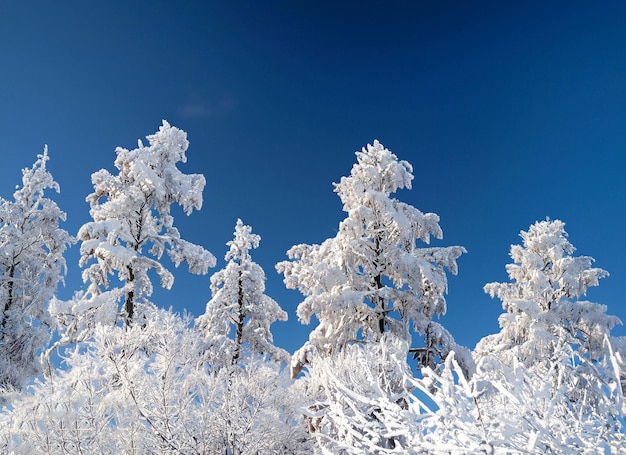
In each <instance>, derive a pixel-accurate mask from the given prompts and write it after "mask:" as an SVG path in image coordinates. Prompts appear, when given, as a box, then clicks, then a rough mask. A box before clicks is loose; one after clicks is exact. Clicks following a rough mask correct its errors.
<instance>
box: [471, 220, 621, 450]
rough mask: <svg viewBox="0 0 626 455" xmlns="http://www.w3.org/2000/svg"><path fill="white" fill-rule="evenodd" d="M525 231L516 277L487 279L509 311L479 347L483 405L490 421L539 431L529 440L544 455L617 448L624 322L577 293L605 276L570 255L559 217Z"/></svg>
mask: <svg viewBox="0 0 626 455" xmlns="http://www.w3.org/2000/svg"><path fill="white" fill-rule="evenodd" d="M521 237H522V239H523V245H513V246H512V247H511V257H512V259H513V264H509V265H507V272H508V274H509V277H510V278H511V280H512V282H510V283H489V284H487V285H486V286H485V291H486V292H487V293H489V294H490V295H491V296H492V297H496V296H497V297H498V298H500V299H501V300H502V306H503V308H504V309H505V310H506V313H504V314H503V315H502V316H501V317H500V326H501V328H502V330H501V331H500V333H498V334H495V335H490V336H488V337H485V338H483V339H482V340H481V341H480V342H479V344H478V345H477V347H476V349H475V351H474V356H475V358H476V361H477V365H478V368H477V373H476V375H475V376H474V378H473V380H474V381H475V383H476V391H477V397H478V403H479V405H480V406H481V408H484V409H486V410H488V411H489V412H491V418H492V419H498V417H497V415H498V413H506V414H507V415H509V417H511V419H512V420H511V427H512V428H515V426H517V427H518V431H519V433H520V434H522V435H523V437H525V438H528V437H530V436H533V435H534V436H533V437H532V438H531V439H529V440H528V441H526V442H524V444H526V445H527V446H532V447H536V449H535V450H537V451H541V453H545V451H548V450H552V451H553V452H557V453H561V450H562V449H563V448H564V447H578V448H580V449H581V450H582V449H589V450H591V449H592V448H594V447H605V448H611V447H618V446H620V445H621V444H623V443H624V437H623V436H624V433H623V431H622V430H621V421H623V416H624V411H625V410H626V409H624V398H623V393H622V388H621V384H620V377H621V376H623V373H622V372H621V371H620V365H621V362H620V360H619V355H618V354H617V353H615V352H614V351H613V344H614V343H613V341H612V339H611V337H610V331H611V329H612V328H613V327H614V326H615V325H616V324H619V323H620V320H619V319H618V318H617V317H615V316H610V315H607V314H606V310H607V308H606V306H605V305H600V304H597V303H592V302H588V301H580V300H578V299H579V298H580V297H581V296H584V295H585V293H586V291H587V289H588V287H590V286H597V285H598V282H599V279H600V278H603V277H605V276H607V275H608V273H607V272H606V271H605V270H602V269H600V268H595V267H592V264H593V258H591V257H588V256H578V257H575V256H573V253H574V251H575V248H574V247H573V246H572V244H571V243H570V242H569V241H568V240H567V233H566V232H565V229H564V223H563V222H561V221H558V220H555V221H550V220H546V221H541V222H537V223H535V224H533V225H532V226H531V227H530V229H529V230H528V231H527V232H524V231H522V232H521ZM527 403H532V405H531V406H530V408H531V409H529V408H528V406H527ZM504 436H506V435H504Z"/></svg>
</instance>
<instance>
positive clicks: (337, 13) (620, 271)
mask: <svg viewBox="0 0 626 455" xmlns="http://www.w3.org/2000/svg"><path fill="white" fill-rule="evenodd" d="M335 3H339V5H337V4H335ZM625 23H626V2H624V1H622V0H607V1H604V2H587V1H577V0H573V1H572V0H568V1H550V2H539V1H531V2H518V1H513V2H495V1H494V2H480V1H479V2H462V1H446V2H437V1H415V2H410V1H406V2H400V1H385V2H383V1H380V2H330V1H320V2H296V1H266V2H260V1H250V0H242V1H237V2H231V1H223V2H222V1H208V2H199V1H198V2H193V1H180V2H174V1H169V2H166V1H133V2H122V1H109V2H91V1H63V2H48V1H24V2H9V1H2V0H0V133H1V134H0V158H1V160H2V163H3V164H2V166H1V167H0V195H2V196H3V197H7V198H8V197H11V194H12V192H13V189H14V187H15V185H16V184H18V183H19V182H20V178H21V174H20V169H22V168H24V167H30V166H31V165H32V163H33V162H34V161H35V159H36V155H37V154H38V153H40V152H41V150H42V148H43V146H44V144H48V146H49V152H50V156H51V160H50V163H49V169H50V170H51V172H52V173H53V174H54V176H55V178H56V180H57V181H58V182H59V183H60V185H61V194H60V195H59V196H54V198H55V200H56V201H57V202H58V204H59V205H60V206H61V208H62V209H64V210H65V211H66V212H67V213H68V221H67V223H66V224H65V228H66V229H68V230H69V231H70V232H71V233H73V234H75V233H76V232H77V231H78V228H79V227H80V226H81V225H82V224H83V223H85V222H87V221H89V220H90V218H89V207H88V204H87V203H86V202H85V197H86V196H87V194H89V193H90V192H91V191H92V186H91V181H90V175H91V173H92V172H95V171H97V170H99V169H101V168H107V169H109V170H111V171H113V170H114V168H113V161H114V159H115V153H114V150H115V147H116V146H123V147H126V148H134V147H135V146H136V144H137V139H139V138H144V137H145V136H146V135H148V134H151V133H153V132H155V131H156V130H157V129H158V127H159V125H160V124H161V120H162V119H167V120H168V121H169V122H170V123H171V124H172V125H174V126H177V127H179V128H181V129H183V130H185V131H187V133H188V138H189V140H190V147H189V150H188V152H187V157H188V162H187V163H186V164H185V165H183V166H181V169H183V170H184V171H185V172H199V173H203V174H204V175H205V176H206V179H207V186H206V189H205V192H204V199H205V200H204V207H203V209H202V211H200V212H197V213H194V214H193V215H191V216H190V217H186V216H184V215H183V214H182V213H181V212H180V211H176V212H175V215H176V224H177V225H178V227H179V229H180V231H181V234H182V236H183V237H184V238H186V239H188V240H191V241H194V242H196V243H199V244H202V245H203V246H204V247H205V248H207V249H209V250H210V251H211V252H212V253H213V254H215V255H216V256H217V257H218V258H219V261H218V267H217V269H219V268H221V267H223V266H224V261H223V256H224V254H225V252H226V245H225V243H226V242H227V241H229V240H230V239H231V237H232V233H233V230H234V226H235V222H236V220H237V218H238V217H240V218H242V220H243V221H244V222H245V223H246V224H250V225H252V227H253V230H254V232H256V233H258V234H260V235H261V237H262V239H261V246H260V248H259V249H258V250H256V251H255V252H254V253H253V258H254V259H255V260H256V262H258V263H259V264H261V266H263V268H264V269H265V271H266V274H267V277H268V280H267V294H268V295H270V296H272V297H273V298H275V299H276V300H277V301H278V302H279V303H280V305H281V306H282V307H283V308H284V309H285V310H286V311H287V312H288V313H289V316H290V321H289V322H288V323H276V324H275V325H274V327H273V331H274V335H275V341H276V343H277V344H278V345H280V346H282V347H284V348H286V349H288V350H289V351H293V350H295V349H297V348H298V347H299V346H300V345H301V344H302V343H303V342H304V341H305V340H306V339H307V337H308V333H309V331H310V330H311V329H312V328H313V327H307V326H302V325H300V324H299V323H298V321H297V318H296V316H295V309H296V306H297V304H298V303H299V302H300V300H301V296H300V294H299V293H298V292H296V291H288V290H286V289H285V288H284V286H283V283H282V279H281V276H280V275H278V274H277V273H276V272H275V270H274V265H275V264H276V262H278V261H281V260H284V259H285V258H286V256H285V252H286V250H287V249H289V247H291V246H292V245H294V244H297V243H320V242H322V241H323V240H325V239H326V238H328V237H331V236H334V234H335V232H336V230H337V226H338V223H339V222H340V221H341V220H342V219H343V217H344V214H343V213H342V211H341V203H340V201H339V198H338V197H337V196H336V195H335V194H334V193H333V187H332V182H337V181H339V179H340V178H341V176H343V175H347V174H349V172H350V168H351V166H352V164H353V163H354V162H355V156H354V152H355V151H356V150H358V149H360V148H361V147H362V146H364V145H365V144H367V143H371V142H372V141H373V140H374V139H379V140H380V141H381V142H382V143H383V144H384V145H385V146H386V147H388V148H389V149H390V150H392V151H393V152H394V153H395V154H396V155H398V157H399V158H400V159H404V160H407V161H409V162H410V163H412V165H413V167H414V174H415V180H414V185H413V189H412V190H411V191H402V192H400V193H398V194H397V197H398V198H399V199H401V200H403V201H405V202H408V203H410V204H412V205H414V206H415V207H417V208H419V209H420V210H422V211H424V212H435V213H437V214H439V216H440V217H441V227H442V229H443V231H444V240H443V241H441V242H435V244H437V245H463V246H465V247H466V248H467V250H468V254H466V255H464V256H463V257H461V259H460V260H459V275H458V276H456V277H451V278H450V281H449V294H448V314H447V315H446V316H445V318H444V319H443V323H444V324H445V325H446V327H448V329H449V330H450V331H451V332H452V333H453V335H454V336H455V337H456V338H457V340H458V341H459V342H460V343H461V344H464V345H466V346H469V347H473V346H474V345H475V343H476V342H477V341H478V340H479V339H480V338H481V337H483V336H485V335H488V334H490V333H494V332H496V331H497V330H498V326H497V317H498V315H499V314H500V313H501V311H502V310H501V307H500V303H499V301H497V300H491V299H490V298H489V297H488V296H487V295H486V294H484V293H483V291H482V287H483V286H484V284H485V283H487V282H491V281H504V280H506V279H507V276H506V273H505V264H507V263H508V262H510V261H509V256H508V252H509V247H510V245H511V244H512V243H518V242H519V241H520V239H519V237H518V234H519V231H520V230H522V229H524V230H526V229H527V228H528V227H529V226H530V224H532V223H533V222H534V221H536V220H542V219H545V218H546V217H550V218H553V219H556V218H558V219H562V220H563V221H565V222H566V229H567V231H568V232H569V234H570V240H571V242H572V243H573V244H574V246H576V247H577V254H581V255H590V256H593V257H594V258H595V259H596V265H597V266H599V267H602V268H605V269H606V270H608V271H609V272H610V273H611V276H610V277H609V278H606V279H604V280H602V282H601V284H600V286H599V287H597V288H594V289H591V291H590V292H589V294H588V296H587V298H588V299H589V300H592V301H596V302H601V303H605V304H607V305H608V307H609V313H612V314H616V315H618V316H620V317H621V318H622V319H623V320H624V321H626V306H625V303H626V302H625V296H626V265H625V262H624V260H623V256H624V254H625V252H626V242H625V240H624V238H625V235H626V205H625V196H626V183H625V182H626V179H624V173H625V171H626V165H625V164H624V162H625V160H624V159H623V156H624V154H625V153H626V128H624V121H625V120H624V119H626V27H624V24H625ZM77 263H78V246H76V247H74V248H73V249H72V250H71V251H70V253H69V254H68V264H69V271H68V277H67V286H66V287H65V288H64V289H62V290H61V291H60V295H61V296H64V297H67V296H69V295H71V293H72V292H73V290H75V289H78V288H79V287H81V286H82V283H81V281H80V269H79V268H78V265H77ZM217 269H214V270H213V271H216V270H217ZM176 280H177V281H176V283H175V285H174V288H173V289H172V290H171V291H169V292H157V293H156V294H155V296H154V300H155V301H156V302H157V303H158V304H159V305H161V306H164V307H169V306H172V307H173V308H174V309H175V310H177V311H183V310H184V309H186V310H188V311H190V312H191V313H193V314H195V315H198V314H200V313H202V312H203V311H204V306H205V304H206V302H207V300H208V299H209V298H210V291H209V287H208V286H209V278H208V276H205V277H196V276H190V275H189V274H187V273H186V272H185V270H184V269H181V270H180V271H178V272H177V273H176ZM615 333H616V334H618V335H624V334H626V331H625V330H624V329H623V328H620V329H618V330H616V331H615Z"/></svg>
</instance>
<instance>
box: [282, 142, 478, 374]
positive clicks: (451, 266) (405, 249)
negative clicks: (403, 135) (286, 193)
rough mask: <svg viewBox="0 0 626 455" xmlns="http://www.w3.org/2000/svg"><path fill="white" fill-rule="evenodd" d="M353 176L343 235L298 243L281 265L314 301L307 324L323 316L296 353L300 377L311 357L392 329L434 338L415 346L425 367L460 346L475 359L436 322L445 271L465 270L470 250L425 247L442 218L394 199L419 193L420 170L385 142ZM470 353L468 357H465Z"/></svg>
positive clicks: (345, 197) (340, 187) (360, 156)
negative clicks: (463, 258)
mask: <svg viewBox="0 0 626 455" xmlns="http://www.w3.org/2000/svg"><path fill="white" fill-rule="evenodd" d="M356 156H357V163H356V164H355V165H354V166H353V168H352V172H351V175H350V176H348V177H343V178H342V179H341V181H340V182H339V183H338V184H335V192H336V193H337V194H338V195H339V197H340V198H341V201H342V202H343V210H344V211H345V212H347V214H348V215H347V217H346V218H345V219H344V220H343V221H342V222H341V223H340V224H339V231H338V233H337V235H336V236H335V237H333V238H330V239H327V240H325V241H324V242H323V243H321V244H319V245H296V246H294V247H292V248H291V249H290V250H289V251H288V252H287V255H288V256H289V258H290V259H291V261H284V262H281V263H279V264H277V270H278V271H279V272H280V273H283V274H284V276H285V279H284V281H285V285H286V286H287V287H288V288H290V289H298V290H300V292H301V293H302V294H304V296H305V299H304V301H303V302H302V303H301V304H300V305H299V306H298V310H297V314H298V318H299V319H300V321H301V322H303V323H305V324H308V323H309V322H310V320H311V317H312V316H316V317H317V319H318V320H319V325H318V326H317V328H315V329H314V330H313V332H312V333H311V335H310V337H309V342H308V343H307V344H306V345H305V346H304V347H303V348H302V349H301V350H300V351H299V352H297V353H296V355H295V356H294V361H293V364H294V365H293V366H294V368H295V371H294V372H297V371H299V369H300V368H301V367H302V365H304V364H306V363H307V362H308V361H309V360H310V357H311V355H312V354H311V353H312V352H313V351H316V352H318V353H331V352H333V351H337V350H341V349H343V347H344V346H346V345H347V344H350V343H352V342H362V341H367V340H379V339H381V337H382V336H383V335H384V334H386V333H388V332H390V333H392V334H394V336H396V337H399V338H401V339H405V340H410V333H411V331H412V330H413V331H415V332H417V333H419V334H421V335H423V336H424V337H425V339H426V340H425V346H424V347H421V348H417V349H415V354H416V357H417V358H418V360H419V362H420V364H421V365H422V366H428V365H431V366H432V365H434V363H435V359H436V358H438V357H445V356H446V355H447V353H448V352H449V351H450V350H451V349H455V350H458V351H459V353H458V355H459V356H460V357H461V356H462V358H463V359H465V360H467V363H468V364H467V365H465V366H466V367H467V369H468V370H471V358H470V357H469V355H468V351H467V350H465V349H464V348H461V347H459V346H457V345H456V344H455V343H454V341H453V339H452V337H451V336H450V334H449V333H448V332H447V331H446V330H445V329H444V328H443V327H442V326H441V325H440V324H438V323H437V322H436V321H433V317H435V316H438V315H442V314H444V313H445V312H446V301H445V298H444V294H445V293H446V292H447V279H446V272H445V269H446V268H447V269H448V270H449V271H451V272H452V273H453V274H456V272H457V264H456V260H457V258H458V257H459V256H460V255H461V254H462V253H464V252H465V249H464V248H463V247H460V246H453V247H427V248H418V247H417V245H416V241H417V240H420V241H422V242H424V243H429V241H430V238H431V236H434V237H436V238H441V237H442V231H441V228H440V227H439V217H438V216H437V215H436V214H434V213H422V212H420V211H419V210H418V209H416V208H415V207H413V206H411V205H409V204H406V203H404V202H400V201H398V200H397V199H395V198H392V197H391V195H392V194H393V193H394V192H396V191H397V190H398V189H401V188H409V189H410V188H411V181H412V180H413V174H412V167H411V165H410V164H409V163H408V162H406V161H399V160H398V158H397V157H396V155H394V154H393V153H391V152H390V151H389V150H388V149H386V148H384V147H383V145H382V144H380V143H379V142H378V141H374V144H373V145H368V146H367V147H366V148H363V149H362V151H360V152H357V153H356ZM461 351H462V352H461Z"/></svg>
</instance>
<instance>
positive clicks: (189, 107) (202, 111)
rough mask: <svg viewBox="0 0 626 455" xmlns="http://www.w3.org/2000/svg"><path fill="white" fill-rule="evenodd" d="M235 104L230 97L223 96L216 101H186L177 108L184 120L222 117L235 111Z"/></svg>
mask: <svg viewBox="0 0 626 455" xmlns="http://www.w3.org/2000/svg"><path fill="white" fill-rule="evenodd" d="M236 108H237V103H236V102H235V99H234V98H233V97H232V96H229V95H224V96H222V97H221V98H219V99H218V100H215V101H212V102H210V101H207V100H204V99H194V100H188V101H186V102H184V103H182V104H181V105H180V106H178V113H179V114H180V115H181V116H182V117H185V118H190V119H193V118H212V117H223V116H225V115H228V114H230V113H232V112H233V111H235V110H236Z"/></svg>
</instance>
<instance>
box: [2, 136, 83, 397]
mask: <svg viewBox="0 0 626 455" xmlns="http://www.w3.org/2000/svg"><path fill="white" fill-rule="evenodd" d="M48 160H49V157H48V149H47V147H46V148H44V151H43V154H41V155H38V157H37V161H36V162H35V164H34V165H33V166H32V168H30V169H24V170H22V186H21V188H20V187H18V189H17V190H16V191H15V192H14V193H13V200H12V201H11V200H6V199H2V198H0V393H2V392H3V391H7V390H12V389H19V388H21V387H22V385H23V384H24V381H25V380H27V379H28V378H29V377H30V376H32V375H35V374H37V373H38V372H39V371H40V364H39V359H38V357H37V355H36V354H37V351H38V350H41V349H42V348H43V347H44V344H45V343H47V342H48V341H49V339H50V335H51V330H52V326H53V321H52V320H51V318H50V315H49V313H48V308H47V304H48V302H49V300H50V299H51V298H52V297H53V295H54V293H55V291H56V289H57V286H58V284H59V282H62V281H63V277H64V274H65V259H64V258H63V253H64V252H65V249H66V248H67V247H68V246H69V245H70V244H71V243H72V242H73V239H72V237H71V236H70V235H69V234H68V233H67V232H66V231H65V230H64V229H62V228H60V227H59V223H60V222H61V221H64V220H65V213H64V212H62V211H61V209H59V207H58V206H57V204H56V203H55V202H54V201H53V200H51V199H49V198H47V197H46V195H45V193H46V191H47V190H54V191H56V192H59V191H60V189H59V185H58V183H57V182H55V181H54V179H53V177H52V174H50V172H49V171H48V170H47V169H46V163H47V161H48Z"/></svg>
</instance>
